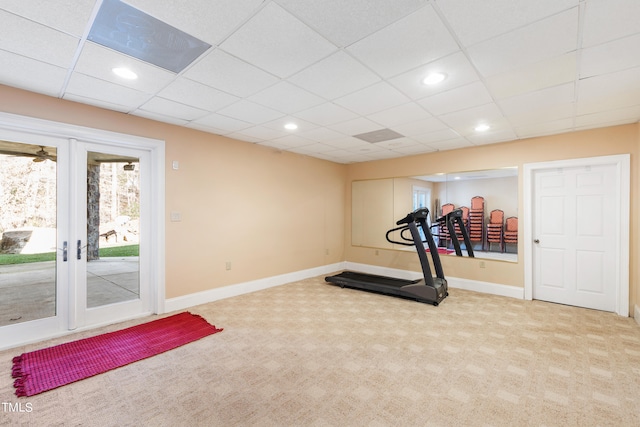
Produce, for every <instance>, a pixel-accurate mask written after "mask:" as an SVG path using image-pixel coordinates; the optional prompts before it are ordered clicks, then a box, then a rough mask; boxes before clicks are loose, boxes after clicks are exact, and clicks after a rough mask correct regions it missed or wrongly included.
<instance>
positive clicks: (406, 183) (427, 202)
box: [351, 167, 518, 262]
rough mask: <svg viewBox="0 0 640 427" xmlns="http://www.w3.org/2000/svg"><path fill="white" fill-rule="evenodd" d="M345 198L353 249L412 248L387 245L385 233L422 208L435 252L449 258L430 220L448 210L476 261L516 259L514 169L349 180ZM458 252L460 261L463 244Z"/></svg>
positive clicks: (444, 239) (448, 245) (448, 246)
mask: <svg viewBox="0 0 640 427" xmlns="http://www.w3.org/2000/svg"><path fill="white" fill-rule="evenodd" d="M351 200H352V206H351V213H352V218H351V230H352V235H351V243H352V245H353V246H364V247H372V248H380V249H394V250H413V248H409V249H407V248H406V247H402V246H400V245H394V244H392V243H389V242H388V241H387V240H386V238H385V234H386V232H387V230H389V229H391V228H394V227H395V221H396V220H398V219H400V218H402V217H404V216H405V215H406V214H407V213H408V212H410V211H412V210H414V209H417V208H418V207H423V206H426V207H427V208H429V211H430V214H431V218H430V223H431V225H432V228H431V232H432V234H434V236H435V238H436V242H437V243H438V246H439V248H442V251H443V253H444V254H447V255H451V256H455V253H454V252H453V251H452V249H453V247H452V242H451V239H450V238H448V237H449V236H448V233H447V232H446V229H445V230H442V229H441V228H440V227H438V226H437V221H436V219H437V218H438V217H440V216H441V215H442V214H443V212H445V213H446V212H447V211H448V210H449V209H462V210H463V213H464V218H463V219H464V223H465V228H466V231H467V233H468V234H469V237H470V238H471V244H472V247H473V252H474V255H475V257H476V258H490V259H497V260H503V261H511V262H516V261H517V260H518V254H517V252H518V244H517V236H518V219H517V218H518V168H517V167H507V168H500V169H491V170H479V171H467V172H458V173H446V174H444V173H443V174H434V175H420V176H418V175H416V176H409V177H396V178H385V179H372V180H362V181H354V182H353V183H352V198H351ZM396 237H397V236H396ZM460 241H461V243H462V238H460ZM462 248H463V256H464V257H466V256H467V251H466V250H465V245H464V243H462Z"/></svg>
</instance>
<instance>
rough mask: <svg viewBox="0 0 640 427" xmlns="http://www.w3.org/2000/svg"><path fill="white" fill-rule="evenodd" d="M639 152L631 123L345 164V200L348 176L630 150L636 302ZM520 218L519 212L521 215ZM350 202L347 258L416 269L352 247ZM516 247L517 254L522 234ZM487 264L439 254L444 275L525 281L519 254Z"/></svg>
mask: <svg viewBox="0 0 640 427" xmlns="http://www.w3.org/2000/svg"><path fill="white" fill-rule="evenodd" d="M639 152H640V125H638V124H631V125H623V126H615V127H609V128H603V129H594V130H588V131H581V132H573V133H568V134H560V135H554V136H549V137H540V138H532V139H527V140H522V141H513V142H507V143H502V144H491V145H486V146H478V147H472V148H465V149H460V150H452V151H442V152H437V153H431V154H425V155H417V156H411V157H404V158H400V159H389V160H382V161H376V162H367V163H356V164H352V165H349V167H348V171H347V187H346V192H347V195H346V196H347V199H346V200H347V201H349V200H350V197H351V195H350V194H349V193H350V191H351V190H350V189H351V186H350V185H349V183H350V182H351V181H353V180H363V179H379V178H390V177H398V176H412V175H431V174H436V173H449V172H456V171H471V170H479V169H495V168H500V167H508V166H518V167H519V168H520V171H521V170H522V166H523V165H524V164H525V163H533V162H544V161H552V160H561V159H573V158H582V157H595V156H604V155H613V154H627V153H629V154H631V224H630V236H629V239H630V251H631V260H630V265H631V266H630V282H631V285H630V286H631V288H630V304H631V307H630V308H631V312H632V313H633V305H634V304H636V305H640V295H639V292H638V289H637V288H638V267H637V266H638V257H639V252H638V244H637V242H638V237H639V231H638V230H639V228H638V200H639V199H640V198H639V197H638V196H637V192H638V167H639V164H638V154H639ZM522 195H523V188H522V175H521V174H520V178H519V182H518V199H519V201H518V211H519V212H524V210H523V200H522ZM520 217H521V218H522V215H521V214H520ZM350 218H351V207H350V205H349V203H346V204H345V242H346V246H345V259H346V260H347V261H352V262H359V263H365V264H373V265H379V266H384V267H392V268H399V269H410V270H414V271H419V269H420V266H419V262H418V259H417V257H416V256H415V255H412V254H411V253H401V252H398V251H393V250H380V251H378V254H377V255H376V251H375V250H373V249H370V248H362V247H355V246H351V245H350V243H349V238H350V235H351V230H350V227H351V225H350ZM518 252H519V253H522V239H520V244H519V248H518ZM482 261H484V263H485V264H486V268H482V269H481V268H480V260H474V259H460V258H455V257H444V258H443V268H444V270H445V272H446V274H447V275H448V276H451V277H458V278H463V279H469V280H478V281H483V282H491V283H499V284H504V285H511V286H517V287H523V286H524V262H523V259H522V256H520V259H519V261H518V262H517V263H509V262H502V261H490V260H482Z"/></svg>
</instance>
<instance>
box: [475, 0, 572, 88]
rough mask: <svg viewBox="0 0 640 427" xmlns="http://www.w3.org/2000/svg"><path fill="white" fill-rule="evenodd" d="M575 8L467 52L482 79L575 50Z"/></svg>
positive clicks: (486, 42)
mask: <svg viewBox="0 0 640 427" xmlns="http://www.w3.org/2000/svg"><path fill="white" fill-rule="evenodd" d="M577 38H578V8H577V7H576V8H573V9H571V10H569V11H567V12H563V13H560V14H558V15H555V16H552V17H550V18H547V19H544V20H542V21H538V22H535V23H533V24H531V25H528V26H526V27H523V28H520V29H517V30H514V31H511V32H509V33H507V34H504V35H502V36H499V37H496V38H493V39H490V40H487V41H485V42H482V43H479V44H476V45H474V46H472V47H470V48H469V49H468V52H469V56H470V57H471V61H472V62H473V63H474V64H475V66H476V67H477V68H478V70H479V71H480V73H481V74H482V75H484V76H491V75H493V74H498V73H503V72H505V71H511V70H516V69H519V68H521V67H523V66H525V65H527V64H534V63H536V62H540V61H542V60H545V59H548V58H554V57H558V56H561V55H563V54H565V53H567V52H571V51H573V50H575V49H576V40H577Z"/></svg>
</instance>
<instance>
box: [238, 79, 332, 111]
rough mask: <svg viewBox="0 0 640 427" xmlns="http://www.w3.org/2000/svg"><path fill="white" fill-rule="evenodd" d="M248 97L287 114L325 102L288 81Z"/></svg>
mask: <svg viewBox="0 0 640 427" xmlns="http://www.w3.org/2000/svg"><path fill="white" fill-rule="evenodd" d="M248 99H249V100H250V101H253V102H255V103H258V104H261V105H264V106H266V107H269V108H273V109H274V110H277V111H281V112H283V113H286V114H293V113H296V112H298V111H301V110H306V109H308V108H311V107H314V106H316V105H319V104H321V103H323V102H324V100H323V99H322V98H320V97H319V96H316V95H314V94H312V93H310V92H307V91H306V90H304V89H300V88H299V87H297V86H294V85H292V84H291V83H288V82H286V81H282V82H280V83H277V84H275V85H273V86H271V87H269V88H267V89H264V90H262V91H260V92H258V93H256V94H255V95H252V96H250V97H249V98H248Z"/></svg>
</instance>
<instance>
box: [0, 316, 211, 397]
mask: <svg viewBox="0 0 640 427" xmlns="http://www.w3.org/2000/svg"><path fill="white" fill-rule="evenodd" d="M220 331H222V329H218V328H216V327H215V326H213V325H211V324H209V323H208V322H207V321H206V320H205V319H203V318H202V317H200V316H198V315H195V314H191V313H188V312H184V313H180V314H175V315H173V316H169V317H165V318H162V319H158V320H154V321H152V322H148V323H143V324H141V325H137V326H132V327H130V328H126V329H122V330H119V331H115V332H109V333H106V334H102V335H98V336H95V337H91V338H85V339H81V340H78V341H73V342H69V343H65V344H60V345H57V346H54V347H49V348H44V349H41V350H37V351H32V352H29V353H23V354H21V355H20V356H17V357H14V358H13V370H12V376H13V378H16V380H15V381H14V383H13V385H14V387H15V389H16V396H18V397H20V396H33V395H34V394H38V393H42V392H44V391H47V390H51V389H54V388H57V387H60V386H63V385H66V384H70V383H72V382H75V381H79V380H82V379H84V378H88V377H91V376H94V375H97V374H101V373H103V372H107V371H109V370H111V369H115V368H119V367H121V366H124V365H127V364H129V363H132V362H137V361H138V360H142V359H146V358H148V357H151V356H155V355H156V354H159V353H163V352H165V351H168V350H171V349H174V348H176V347H180V346H182V345H184V344H187V343H190V342H193V341H196V340H199V339H200V338H204V337H206V336H208V335H211V334H215V333H216V332H220Z"/></svg>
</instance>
